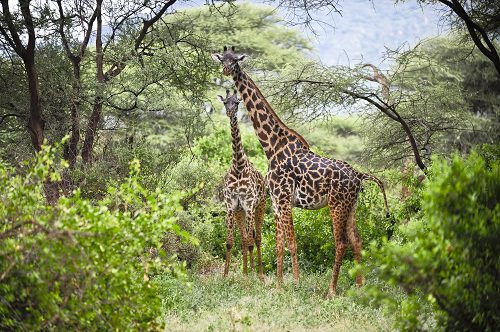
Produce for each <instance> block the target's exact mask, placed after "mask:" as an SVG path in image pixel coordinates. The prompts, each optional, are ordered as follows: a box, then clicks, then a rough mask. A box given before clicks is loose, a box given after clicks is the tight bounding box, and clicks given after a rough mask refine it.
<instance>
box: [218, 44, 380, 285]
mask: <svg viewBox="0 0 500 332" xmlns="http://www.w3.org/2000/svg"><path fill="white" fill-rule="evenodd" d="M212 58H213V59H214V60H215V61H217V62H218V63H220V64H222V65H223V73H224V74H225V75H227V76H229V75H230V76H232V78H233V80H234V84H235V86H236V89H237V90H238V92H239V94H240V95H241V97H242V99H243V102H244V103H245V106H246V108H247V111H248V115H249V118H250V120H251V121H252V123H253V127H254V129H255V134H256V135H257V138H258V139H259V141H260V143H261V145H262V147H263V149H264V152H265V154H266V157H267V159H268V162H269V163H268V165H269V168H268V173H267V177H266V179H267V185H268V189H269V194H270V196H271V201H272V204H273V210H274V215H275V223H276V256H277V279H276V280H277V283H278V285H279V284H280V283H281V282H282V280H283V252H284V244H285V237H286V239H287V242H288V246H289V250H290V255H291V258H292V270H293V276H294V278H295V280H298V278H299V266H298V258H297V242H296V239H295V232H294V227H293V220H292V208H293V207H299V208H304V209H319V208H322V207H324V206H327V205H328V208H329V210H330V217H331V219H332V223H333V229H334V234H333V235H334V240H335V263H334V265H333V275H332V280H331V282H330V286H329V290H328V294H329V295H334V294H335V293H336V289H337V280H338V276H339V271H340V266H341V264H342V258H343V256H344V252H345V250H346V248H347V247H348V246H349V245H351V246H352V248H353V250H354V259H355V260H356V261H357V262H359V261H360V259H361V247H362V241H361V237H360V235H359V233H358V230H357V227H356V220H355V213H356V205H357V199H358V194H359V191H360V190H361V183H362V181H363V180H371V181H374V182H375V183H376V184H377V185H378V186H379V187H380V189H381V191H382V193H383V196H384V203H385V207H386V209H387V211H388V206H387V199H386V196H385V191H384V187H383V184H382V182H381V181H380V180H379V179H378V178H376V177H374V176H373V175H369V174H366V173H362V172H359V171H357V170H355V169H354V168H353V167H352V166H350V165H349V164H348V163H346V162H344V161H341V160H336V159H330V158H325V157H322V156H319V155H317V154H315V153H314V152H312V151H311V150H310V149H309V144H308V143H307V141H306V140H305V139H304V138H303V137H302V136H301V135H300V134H298V133H297V132H296V131H294V130H293V129H291V128H289V127H288V126H286V125H285V124H284V123H283V122H282V121H281V119H280V118H279V117H278V115H277V114H276V113H275V112H274V110H273V109H272V108H271V106H270V105H269V103H268V102H267V100H266V98H265V97H264V95H263V94H262V93H261V92H260V90H259V88H258V87H257V85H256V84H255V83H254V82H253V80H252V79H251V78H250V76H249V75H248V74H247V73H246V72H244V71H243V70H242V69H241V67H240V62H241V61H242V60H244V59H245V56H242V55H238V54H236V53H235V51H234V48H232V49H231V50H228V49H227V47H225V48H224V52H223V53H222V54H221V53H215V54H212ZM356 283H357V285H358V286H361V285H362V283H363V279H362V277H361V275H358V276H357V277H356Z"/></svg>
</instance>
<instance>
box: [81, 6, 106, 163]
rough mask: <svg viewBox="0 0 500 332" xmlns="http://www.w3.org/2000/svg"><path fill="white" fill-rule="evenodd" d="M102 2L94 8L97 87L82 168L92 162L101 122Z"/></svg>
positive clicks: (102, 78) (102, 75)
mask: <svg viewBox="0 0 500 332" xmlns="http://www.w3.org/2000/svg"><path fill="white" fill-rule="evenodd" d="M101 9H102V0H98V1H97V7H96V21H97V29H96V40H95V51H96V79H97V84H98V86H97V87H96V90H97V91H96V97H95V100H94V109H93V110H92V114H91V115H90V119H89V122H88V124H87V130H86V131H85V141H84V142H83V148H82V161H83V166H88V165H89V164H90V163H91V162H92V151H93V149H94V141H95V137H96V134H97V128H98V127H99V123H100V122H101V114H102V104H103V97H102V92H103V91H101V90H102V89H101V88H102V87H103V86H104V53H103V49H102V13H101Z"/></svg>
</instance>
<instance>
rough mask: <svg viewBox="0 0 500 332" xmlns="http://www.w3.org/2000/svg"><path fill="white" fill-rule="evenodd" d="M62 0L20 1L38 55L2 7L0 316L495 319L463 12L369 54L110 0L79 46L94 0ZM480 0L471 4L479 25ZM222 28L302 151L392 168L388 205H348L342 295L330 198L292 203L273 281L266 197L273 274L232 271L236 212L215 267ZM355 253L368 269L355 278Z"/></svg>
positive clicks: (499, 216) (204, 15) (114, 325)
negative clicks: (321, 55)
mask: <svg viewBox="0 0 500 332" xmlns="http://www.w3.org/2000/svg"><path fill="white" fill-rule="evenodd" d="M179 2H180V1H179ZM483 2H484V1H481V2H480V3H481V4H483ZM55 3H56V4H57V3H60V4H61V6H62V7H63V12H64V13H65V15H64V16H65V17H64V19H61V17H60V15H61V11H58V10H55V7H54V8H52V7H51V6H49V7H43V8H38V7H36V6H35V5H34V4H29V8H30V9H31V15H33V18H34V19H35V20H34V24H35V25H36V29H35V31H34V33H35V35H36V36H37V43H36V48H35V49H34V50H33V54H32V53H30V52H27V53H23V52H21V54H19V53H18V52H17V51H19V48H13V47H12V45H11V43H9V38H10V37H9V36H11V35H12V34H13V33H18V34H19V36H20V39H19V40H20V41H22V42H24V41H28V40H29V39H30V34H29V29H30V26H29V24H27V22H26V21H25V18H23V15H21V12H20V11H16V12H15V13H14V14H15V15H13V16H12V17H11V19H13V21H12V22H10V23H13V24H8V23H9V22H8V20H9V16H8V15H4V12H2V15H0V27H2V28H3V29H4V30H0V41H1V42H0V90H1V91H2V93H1V94H0V330H6V331H27V330H29V331H31V330H33V331H39V330H43V331H66V330H84V331H87V330H90V331H102V330H104V331H108V330H127V331H128V330H131V331H143V330H153V331H154V330H162V329H165V330H168V331H190V330H195V331H198V330H199V331H236V330H237V331H264V330H265V331H268V330H271V331H285V330H287V331H288V330H291V331H303V330H312V331H325V330H342V331H352V330H356V331H357V330H362V331H364V330H368V331H387V330H394V329H397V330H409V331H413V330H430V331H435V330H437V331H441V330H443V331H455V330H460V331H477V330H483V331H493V330H495V328H496V327H497V326H499V324H500V319H499V315H498V312H500V303H499V297H498V294H499V293H500V289H499V283H498V280H499V279H500V278H499V275H498V271H500V260H499V258H498V252H499V249H500V248H499V245H498V239H499V238H500V234H499V233H500V204H499V203H498V192H500V188H499V187H500V182H499V181H500V161H499V158H500V149H499V144H498V143H499V139H500V137H499V132H500V130H499V123H500V122H499V121H498V115H499V110H500V108H499V107H500V106H499V105H500V100H499V95H498V86H499V82H500V78H499V77H498V76H497V75H496V72H495V70H494V69H495V65H494V64H493V63H492V62H491V61H490V60H489V59H488V58H487V57H485V56H484V53H481V52H479V51H477V50H472V44H471V43H462V42H461V41H462V38H463V34H460V30H459V31H458V32H456V33H455V34H452V35H449V36H444V37H441V38H437V39H432V40H428V41H424V42H422V43H421V44H420V45H418V46H417V47H415V48H413V49H409V50H406V51H404V52H397V53H394V54H391V56H390V63H391V68H390V69H389V70H387V71H383V72H382V71H380V70H379V69H378V68H376V67H373V66H372V65H367V64H363V63H359V64H354V65H353V66H351V67H339V66H333V67H327V66H324V65H323V64H321V63H319V62H317V61H314V60H312V59H311V57H310V53H309V52H311V51H312V50H311V47H310V45H309V43H308V41H307V39H306V38H305V37H304V36H303V35H302V34H301V33H300V32H299V30H297V29H293V28H290V27H287V26H286V24H285V21H283V20H282V19H281V18H279V17H278V16H277V13H276V11H275V9H274V8H272V7H266V6H255V5H252V4H250V3H244V4H235V3H233V2H230V3H219V2H213V3H211V4H210V5H207V6H203V7H194V8H190V9H187V10H182V9H179V8H177V7H175V6H174V7H172V8H170V7H169V8H167V9H168V10H167V11H166V12H165V14H164V15H163V16H162V17H161V19H159V20H157V21H154V22H153V21H148V22H150V23H151V26H149V28H148V29H147V33H146V34H145V35H144V36H143V35H141V34H140V31H141V29H142V27H143V24H144V22H145V21H144V19H146V20H149V19H153V18H154V13H158V11H154V12H151V13H149V14H148V11H149V9H150V7H151V8H153V7H154V8H156V7H155V6H156V5H158V6H164V5H167V4H172V3H175V4H177V3H176V2H175V1H174V2H159V3H155V4H151V3H149V2H143V1H129V2H128V3H127V5H126V6H118V5H116V6H115V3H114V4H113V6H110V3H109V2H107V1H104V5H103V7H102V11H103V16H102V17H101V18H102V19H103V21H104V22H103V23H104V25H105V26H106V27H107V28H109V29H111V30H110V31H105V36H104V42H105V45H106V46H105V47H104V49H103V50H101V51H102V52H101V53H100V54H102V55H103V62H102V63H100V60H98V58H99V57H96V54H98V53H99V51H98V50H99V47H100V46H99V45H97V44H96V43H95V42H96V39H97V36H96V37H95V39H94V38H92V39H91V42H90V44H89V45H87V46H85V47H86V48H85V52H83V53H78V56H75V54H76V53H75V52H76V51H77V50H78V49H79V47H83V46H82V44H81V43H82V40H80V39H74V40H73V39H72V38H73V36H80V35H81V31H80V30H79V27H81V26H82V24H83V25H85V24H88V22H93V21H92V17H93V16H92V15H93V13H94V10H95V8H94V7H95V6H94V5H93V4H92V3H88V7H86V6H87V3H85V4H83V3H82V6H83V7H78V8H74V6H73V5H72V3H70V2H66V1H56V2H55ZM99 3H101V2H99ZM279 3H281V5H282V6H283V8H292V9H293V8H295V9H296V10H297V11H300V10H303V9H304V8H300V7H294V6H298V5H297V3H298V2H293V1H285V0H283V1H279ZM422 3H423V1H422ZM323 4H324V3H323V2H321V1H319V2H317V3H316V5H315V6H316V7H315V8H314V9H319V10H322V9H326V8H327V7H324V6H323ZM158 8H160V7H158ZM485 8H486V7H484V8H483V7H482V6H480V7H477V9H475V10H474V11H473V12H472V14H473V17H475V18H478V19H479V22H480V23H481V22H483V23H488V24H489V17H490V15H489V14H488V10H489V9H488V8H486V9H485ZM172 9H177V10H172ZM305 9H307V8H305ZM3 10H5V9H3ZM11 10H12V11H14V10H17V8H14V7H13V8H11ZM482 10H485V11H486V12H485V13H482V12H481V11H482ZM137 13H141V15H144V16H140V17H139V15H138V14H137ZM294 14H296V12H294ZM95 15H98V14H97V12H96V14H95ZM148 15H149V16H148ZM123 17H127V19H126V20H125V21H123V22H121V21H120V20H121V19H122V18H123ZM120 22H121V23H120ZM11 29H14V31H12V30H11ZM93 29H96V27H95V25H94V26H93ZM61 30H62V32H61ZM3 31H5V32H3ZM48 31H50V32H51V33H50V34H49V35H43V36H42V35H40V34H42V33H43V32H48ZM52 32H54V33H52ZM108 32H110V34H108ZM487 33H488V34H490V35H491V36H492V38H493V46H495V45H497V43H496V41H495V36H497V35H498V34H497V28H495V26H489V25H488V26H487ZM6 34H7V35H6ZM141 36H143V39H140V40H139V39H137V38H140V37H141ZM107 38H109V39H107ZM496 40H498V39H496ZM92 43H94V44H92ZM136 43H138V44H137V45H139V46H137V45H136ZM91 44H92V45H91ZM223 45H235V46H236V47H237V49H238V50H239V51H242V52H245V53H246V54H248V55H249V56H250V60H249V61H248V63H245V70H247V71H248V72H249V73H251V76H252V78H254V80H255V82H256V83H257V84H258V85H259V87H261V90H262V91H263V92H264V94H265V95H266V96H267V97H268V98H269V101H270V103H271V105H273V107H274V108H275V110H276V112H277V113H278V114H279V115H280V116H281V117H282V119H283V121H284V122H286V123H287V124H289V125H290V127H292V128H294V129H296V130H297V131H298V132H299V133H301V135H303V136H304V137H305V138H306V139H307V141H308V142H309V143H310V145H311V146H312V150H313V151H315V152H316V153H318V154H321V155H324V156H327V157H331V158H335V159H341V160H345V161H347V162H349V163H350V164H352V165H353V166H355V167H356V168H357V169H359V170H362V171H366V172H369V173H373V174H375V175H376V176H377V177H379V178H381V179H382V180H383V182H384V184H385V188H386V192H387V194H388V200H389V206H390V210H391V211H390V212H391V215H390V218H387V216H386V211H385V209H384V204H383V198H382V195H381V194H380V190H379V188H378V187H377V186H376V185H374V184H371V183H366V184H364V186H363V190H362V192H361V193H360V196H359V201H358V208H357V215H356V219H357V228H358V230H359V232H360V235H361V237H362V239H363V243H364V247H363V248H364V252H363V258H362V263H361V264H360V265H359V266H358V265H356V264H354V262H353V254H352V252H351V251H350V249H349V250H348V251H347V253H346V255H345V259H344V263H343V265H342V268H341V273H340V279H339V287H338V295H337V296H336V297H335V298H332V299H328V298H327V297H326V293H327V287H328V283H329V281H330V278H331V273H332V272H331V270H332V265H333V260H334V257H335V252H334V251H335V249H334V248H335V246H334V243H333V236H332V223H331V221H330V218H329V212H328V210H327V209H323V210H318V211H306V210H300V209H294V210H293V218H294V226H295V232H296V236H297V244H298V251H299V265H300V273H301V275H300V277H301V279H300V281H299V283H298V284H297V283H295V282H294V281H293V280H292V277H291V271H290V270H291V264H290V257H289V255H288V253H287V252H286V254H285V280H284V284H283V285H282V287H281V288H279V289H278V288H276V285H275V268H276V251H275V250H276V249H275V225H274V216H273V212H272V209H271V204H270V203H269V202H268V205H267V210H266V214H265V224H264V229H263V239H262V241H263V242H262V253H263V263H264V269H265V273H266V277H265V281H264V282H263V283H262V282H261V281H260V280H258V278H257V276H256V275H255V273H253V274H250V275H249V276H248V277H244V276H242V272H241V270H242V269H241V265H242V262H241V251H240V247H241V241H240V239H239V234H238V232H235V236H236V238H235V247H234V250H233V251H232V254H233V257H232V260H231V262H232V263H231V266H230V273H229V277H228V278H222V267H223V264H224V261H223V255H224V254H225V250H226V244H225V241H226V227H225V213H226V211H225V210H224V206H223V205H222V204H221V202H220V197H219V196H220V192H221V186H222V179H223V176H224V174H225V173H226V172H227V170H228V168H229V167H230V163H231V159H232V150H231V149H232V147H231V135H230V128H229V120H228V118H227V116H226V115H225V114H223V112H220V110H221V109H222V105H221V104H220V103H218V102H216V101H215V100H216V95H217V94H222V93H223V91H224V90H225V89H226V88H230V89H231V88H232V87H233V84H232V82H231V79H230V78H228V77H226V76H223V75H222V74H221V72H220V68H218V67H217V66H215V65H214V64H213V63H212V62H211V60H210V53H212V52H213V51H215V50H220V48H221V47H222V46H223ZM136 46H137V47H136ZM68 48H70V49H71V51H72V52H73V57H72V56H69V55H68ZM78 57H80V58H79V59H80V61H79V62H78V61H77V63H76V64H77V65H78V66H76V67H75V62H74V61H73V60H75V59H77V58H78ZM30 59H32V60H33V62H34V64H35V67H36V68H35V69H36V71H35V72H36V73H37V76H36V77H37V81H36V80H35V81H36V82H32V81H30V79H33V77H34V76H29V75H28V74H30V73H31V74H33V72H32V71H30V70H28V69H33V68H32V67H30V66H32V65H33V63H32V62H30V61H28V60H30ZM100 67H102V69H103V71H104V72H106V73H105V78H102V77H100V76H99V72H100V69H99V68H100ZM77 69H78V70H77ZM108 70H109V71H108ZM27 75H28V76H27ZM27 81H29V82H32V83H33V84H27ZM36 95H38V99H37V98H33V96H35V97H36ZM37 100H39V101H41V102H40V103H38V104H37V103H36V101H37ZM340 107H342V110H340ZM37 115H40V116H41V117H39V118H37ZM239 117H240V119H241V120H240V129H241V134H242V139H243V145H244V149H245V151H246V154H247V155H248V157H249V159H250V160H251V161H252V163H254V165H255V166H256V167H257V168H258V169H259V170H260V171H261V172H263V173H265V172H266V170H267V166H268V161H267V159H266V158H265V155H264V153H263V151H262V147H261V145H260V144H259V142H258V140H257V138H256V135H255V133H254V129H253V127H252V124H251V123H250V121H249V119H248V118H247V116H246V112H245V111H243V112H241V114H240V116H239ZM96 119H97V120H96ZM28 120H29V121H28ZM27 123H28V124H29V126H28V129H29V130H28V131H27V130H26V124H27ZM38 125H39V126H38ZM44 139H45V145H44V146H43V148H42V147H41V142H43V140H44ZM90 141H92V144H90V145H88V144H86V143H85V142H90ZM60 142H63V143H60ZM39 143H40V146H38V144H39ZM84 147H86V148H84ZM417 169H420V170H418V171H416V170H417ZM392 222H395V224H396V229H395V232H394V236H393V237H392V238H391V239H390V240H387V239H386V233H387V228H388V227H389V226H390V225H389V224H390V223H392ZM356 272H362V274H363V275H364V277H365V281H366V285H365V286H364V287H362V288H359V289H358V288H356V287H355V280H354V276H355V274H356Z"/></svg>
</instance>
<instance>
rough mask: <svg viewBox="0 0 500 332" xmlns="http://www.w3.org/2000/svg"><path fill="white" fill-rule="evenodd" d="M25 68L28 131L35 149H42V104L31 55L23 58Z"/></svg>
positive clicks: (33, 60)
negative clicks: (28, 96)
mask: <svg viewBox="0 0 500 332" xmlns="http://www.w3.org/2000/svg"><path fill="white" fill-rule="evenodd" d="M23 61H24V65H25V68H26V79H27V81H28V91H29V94H30V109H29V116H28V131H29V133H30V137H31V142H32V144H33V147H34V148H35V151H37V152H38V151H40V150H41V149H42V144H43V139H44V134H43V129H44V121H43V118H42V106H41V103H40V91H39V86H38V74H37V70H36V66H35V59H34V55H33V56H27V57H24V58H23Z"/></svg>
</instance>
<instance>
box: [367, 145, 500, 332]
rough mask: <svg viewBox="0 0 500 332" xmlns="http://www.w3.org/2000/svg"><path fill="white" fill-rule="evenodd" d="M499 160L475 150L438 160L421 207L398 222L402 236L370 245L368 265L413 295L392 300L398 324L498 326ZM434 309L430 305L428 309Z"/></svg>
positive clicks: (473, 328)
mask: <svg viewBox="0 0 500 332" xmlns="http://www.w3.org/2000/svg"><path fill="white" fill-rule="evenodd" d="M499 192H500V162H499V160H498V158H496V157H495V158H489V161H488V164H487V163H486V162H485V159H484V158H483V157H481V156H480V155H478V154H477V153H472V154H471V155H470V156H469V157H468V158H467V159H465V160H463V159H461V158H459V157H455V158H454V159H453V161H452V162H451V163H447V162H445V161H436V162H435V163H434V165H433V166H432V169H431V171H430V177H429V179H428V181H427V184H426V188H425V190H424V193H423V201H422V208H423V211H424V215H423V217H422V218H421V219H414V220H412V221H411V222H409V223H408V224H407V225H406V226H404V227H402V228H401V231H402V234H403V235H404V237H403V240H402V243H395V242H394V243H387V244H386V245H385V246H383V247H382V248H377V246H375V245H373V246H372V247H371V248H370V249H371V250H370V251H371V255H372V259H373V260H369V261H368V262H370V261H371V263H369V264H368V267H369V268H370V269H372V270H373V269H376V270H377V271H378V272H377V274H378V275H379V276H380V277H381V278H383V279H385V280H387V281H389V282H390V283H391V284H393V285H395V286H399V287H402V288H403V289H404V290H405V291H406V292H407V294H408V297H407V298H406V299H405V300H404V301H402V302H399V303H398V302H395V301H393V300H392V299H390V298H389V297H384V295H383V293H380V291H379V290H374V289H372V291H373V292H374V293H373V294H375V293H377V295H376V296H377V297H381V298H382V299H383V301H385V302H386V303H388V304H390V305H391V306H392V307H393V308H394V309H399V311H400V314H401V316H402V319H400V320H398V322H399V324H400V326H399V327H400V328H402V329H405V330H415V329H428V328H429V326H430V325H429V322H432V321H434V320H435V321H436V323H437V325H438V326H439V327H440V328H442V329H443V330H453V331H493V330H495V329H496V328H498V326H500V316H499V314H498V312H499V309H500V297H499V296H498V294H500V285H499V283H498V280H499V273H498V271H500V259H499V257H498V253H499V252H500V245H499V242H498V239H499V238H500V204H499V203H498V193H499ZM429 308H431V309H432V311H430V310H429Z"/></svg>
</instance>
